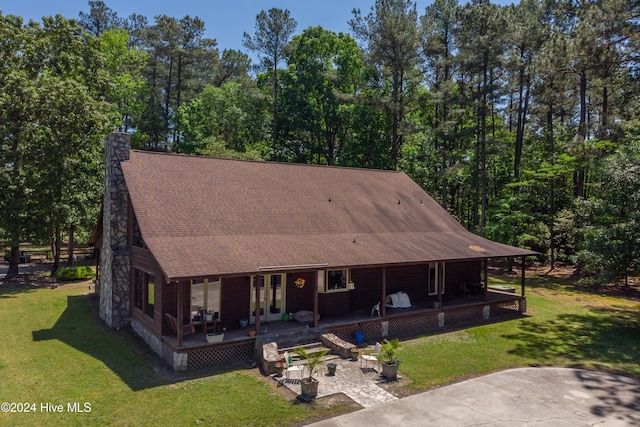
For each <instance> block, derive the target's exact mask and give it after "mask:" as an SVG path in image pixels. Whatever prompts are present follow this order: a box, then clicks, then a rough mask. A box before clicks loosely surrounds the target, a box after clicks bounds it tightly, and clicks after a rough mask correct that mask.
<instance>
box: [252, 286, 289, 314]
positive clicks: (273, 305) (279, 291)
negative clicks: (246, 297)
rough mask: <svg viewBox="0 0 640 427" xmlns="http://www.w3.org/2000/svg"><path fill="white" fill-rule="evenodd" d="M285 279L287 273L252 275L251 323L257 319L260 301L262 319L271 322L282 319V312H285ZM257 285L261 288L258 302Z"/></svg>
mask: <svg viewBox="0 0 640 427" xmlns="http://www.w3.org/2000/svg"><path fill="white" fill-rule="evenodd" d="M256 277H257V280H256ZM285 280H286V275H285V274H266V275H264V276H251V313H250V316H251V317H250V321H251V323H255V321H256V317H255V316H256V306H257V305H258V303H259V307H260V321H262V322H269V321H275V320H281V319H282V314H284V313H285V288H286V286H285ZM256 286H258V287H259V288H260V289H259V294H258V298H259V300H258V302H256Z"/></svg>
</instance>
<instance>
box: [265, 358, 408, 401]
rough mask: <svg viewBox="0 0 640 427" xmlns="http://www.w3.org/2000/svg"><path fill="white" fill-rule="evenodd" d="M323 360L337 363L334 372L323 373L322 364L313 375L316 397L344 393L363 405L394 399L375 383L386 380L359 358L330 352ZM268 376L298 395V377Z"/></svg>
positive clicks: (395, 398)
mask: <svg viewBox="0 0 640 427" xmlns="http://www.w3.org/2000/svg"><path fill="white" fill-rule="evenodd" d="M326 362H331V363H335V364H336V365H337V366H336V373H335V375H333V376H330V375H328V374H327V370H326V367H323V369H320V370H318V373H317V374H315V375H314V378H316V379H318V380H319V384H318V396H317V397H325V396H330V395H333V394H336V393H344V394H345V395H347V396H348V397H349V398H350V399H352V400H353V401H355V402H356V403H358V404H359V405H361V406H362V407H364V408H370V407H372V406H375V405H379V404H381V403H386V402H391V401H394V400H397V399H398V398H397V397H396V396H394V395H393V394H391V393H389V392H388V391H386V390H385V389H383V388H382V387H380V386H379V385H378V384H380V383H383V382H385V381H388V380H386V379H384V378H383V377H382V376H380V373H379V372H377V371H376V370H374V369H372V368H371V367H368V368H364V367H362V364H361V361H360V360H357V361H352V360H350V359H341V358H340V357H337V356H333V357H329V358H327V359H326ZM369 366H370V365H369ZM271 377H272V378H273V379H274V381H277V382H278V385H279V386H282V387H287V388H288V389H289V390H291V391H292V392H293V393H295V394H296V395H300V393H301V390H300V381H297V380H285V379H284V378H283V377H280V376H277V375H271ZM398 378H399V379H400V380H401V378H402V377H401V376H400V375H399V376H398Z"/></svg>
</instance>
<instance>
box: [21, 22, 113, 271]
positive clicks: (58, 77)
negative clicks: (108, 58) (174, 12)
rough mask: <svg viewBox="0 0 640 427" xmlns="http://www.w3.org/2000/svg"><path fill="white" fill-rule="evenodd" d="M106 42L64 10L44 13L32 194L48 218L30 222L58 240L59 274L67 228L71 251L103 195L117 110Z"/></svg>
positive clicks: (55, 243)
mask: <svg viewBox="0 0 640 427" xmlns="http://www.w3.org/2000/svg"><path fill="white" fill-rule="evenodd" d="M100 48H101V43H100V40H99V39H98V38H96V37H94V36H92V35H90V34H89V33H86V32H83V31H82V29H81V27H80V26H79V25H78V24H77V23H76V22H75V21H69V20H66V19H64V18H63V17H62V16H60V15H58V16H56V17H45V18H43V25H42V29H41V33H40V35H39V37H38V40H37V57H38V62H39V64H40V73H39V74H38V75H37V77H36V86H37V88H38V99H37V107H36V117H37V129H38V131H37V134H36V135H35V136H34V138H33V140H32V141H30V142H31V145H32V147H33V150H32V154H33V157H32V158H31V159H30V162H31V163H32V165H33V171H34V178H33V179H34V181H35V182H34V183H33V184H34V185H33V187H32V188H31V194H32V196H31V197H32V198H33V199H34V200H36V201H37V202H38V206H37V207H36V209H37V210H38V211H39V212H40V213H41V216H40V217H39V218H33V217H32V218H31V221H32V223H34V224H39V225H40V227H39V229H40V230H42V231H41V233H42V234H41V237H47V236H46V235H44V233H47V234H48V235H49V237H50V238H51V240H52V242H53V248H54V264H53V266H52V274H55V271H56V270H57V268H58V266H59V262H60V248H61V242H62V232H63V231H64V230H67V231H68V234H69V236H70V238H71V240H70V241H69V244H70V249H72V248H73V234H74V230H75V229H76V228H77V227H80V226H85V227H86V226H87V222H93V220H94V219H95V215H96V213H97V208H96V207H97V206H99V201H100V198H101V197H100V196H101V184H102V180H101V177H100V176H101V174H97V173H96V169H98V170H99V168H100V165H101V164H102V161H101V159H102V153H103V151H102V148H101V147H102V140H103V138H104V135H106V133H107V132H108V130H109V129H111V128H112V127H113V124H114V115H113V114H112V112H113V110H112V109H111V106H110V105H109V104H108V103H107V102H106V101H105V95H106V94H107V91H108V89H107V88H108V87H109V83H110V81H109V74H108V72H107V70H106V67H105V64H104V62H103V60H104V58H105V56H104V55H103V54H102V52H101V50H100ZM85 64H91V67H86V66H85ZM69 252H70V253H69V257H71V256H72V251H69Z"/></svg>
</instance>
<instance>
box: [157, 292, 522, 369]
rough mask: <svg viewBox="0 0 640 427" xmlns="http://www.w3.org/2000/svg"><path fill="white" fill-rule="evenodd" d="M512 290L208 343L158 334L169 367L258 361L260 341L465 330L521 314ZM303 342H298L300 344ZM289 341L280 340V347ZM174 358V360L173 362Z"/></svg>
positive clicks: (229, 334)
mask: <svg viewBox="0 0 640 427" xmlns="http://www.w3.org/2000/svg"><path fill="white" fill-rule="evenodd" d="M510 291H511V289H507V290H499V289H492V288H491V287H490V288H489V289H486V291H484V292H483V293H482V294H480V295H476V296H471V297H469V296H465V295H461V296H456V297H455V298H448V299H445V300H444V303H443V304H442V305H439V307H438V308H435V307H434V304H432V303H431V304H428V303H421V304H414V305H413V306H412V307H411V308H407V309H390V308H386V310H385V311H386V312H385V314H384V315H382V314H381V315H380V317H378V315H377V313H374V314H373V316H372V315H371V311H370V310H369V311H365V310H360V311H354V312H350V313H348V314H347V315H342V316H339V317H327V318H323V319H321V320H319V321H318V322H316V324H306V323H300V322H295V321H282V320H280V321H271V322H267V323H265V322H263V323H262V324H261V326H260V333H259V334H257V335H256V336H249V331H251V330H255V325H249V326H247V327H245V328H241V327H240V326H239V325H238V326H237V327H234V328H227V329H226V331H225V332H224V339H223V340H222V341H221V342H219V343H208V342H207V339H206V335H205V332H202V331H196V332H195V333H192V334H189V335H186V336H184V337H183V340H182V345H179V343H178V339H177V338H178V337H177V336H175V335H165V336H163V337H162V342H163V347H164V351H163V353H164V358H165V360H167V362H169V363H170V364H173V366H174V369H176V368H177V370H187V369H194V368H199V367H204V366H211V365H216V364H222V363H230V362H233V361H238V360H255V359H259V355H260V354H259V353H260V350H259V347H261V345H260V343H263V342H284V343H290V342H291V340H292V339H299V340H302V341H304V340H307V341H309V342H311V341H313V340H316V341H320V338H319V337H320V335H321V334H323V333H333V334H335V335H336V336H337V337H339V338H341V339H343V340H345V341H347V342H351V343H355V333H356V332H362V333H363V334H364V337H365V338H364V340H365V342H369V343H372V342H375V341H377V340H381V339H384V338H386V337H393V338H396V337H399V338H402V337H411V336H416V335H422V334H425V335H428V334H435V333H441V332H446V331H449V330H455V329H460V328H465V327H469V326H473V325H478V324H484V323H491V322H496V321H500V320H504V319H508V318H514V317H518V316H520V315H521V314H522V313H523V312H524V311H525V310H526V299H525V297H524V296H522V295H517V294H515V293H512V292H510ZM300 344H302V342H300ZM286 345H288V344H285V346H286ZM176 361H178V362H179V363H178V364H176Z"/></svg>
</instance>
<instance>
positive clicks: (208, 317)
mask: <svg viewBox="0 0 640 427" xmlns="http://www.w3.org/2000/svg"><path fill="white" fill-rule="evenodd" d="M204 319H205V320H206V321H207V322H211V321H212V320H213V314H205V315H204Z"/></svg>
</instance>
